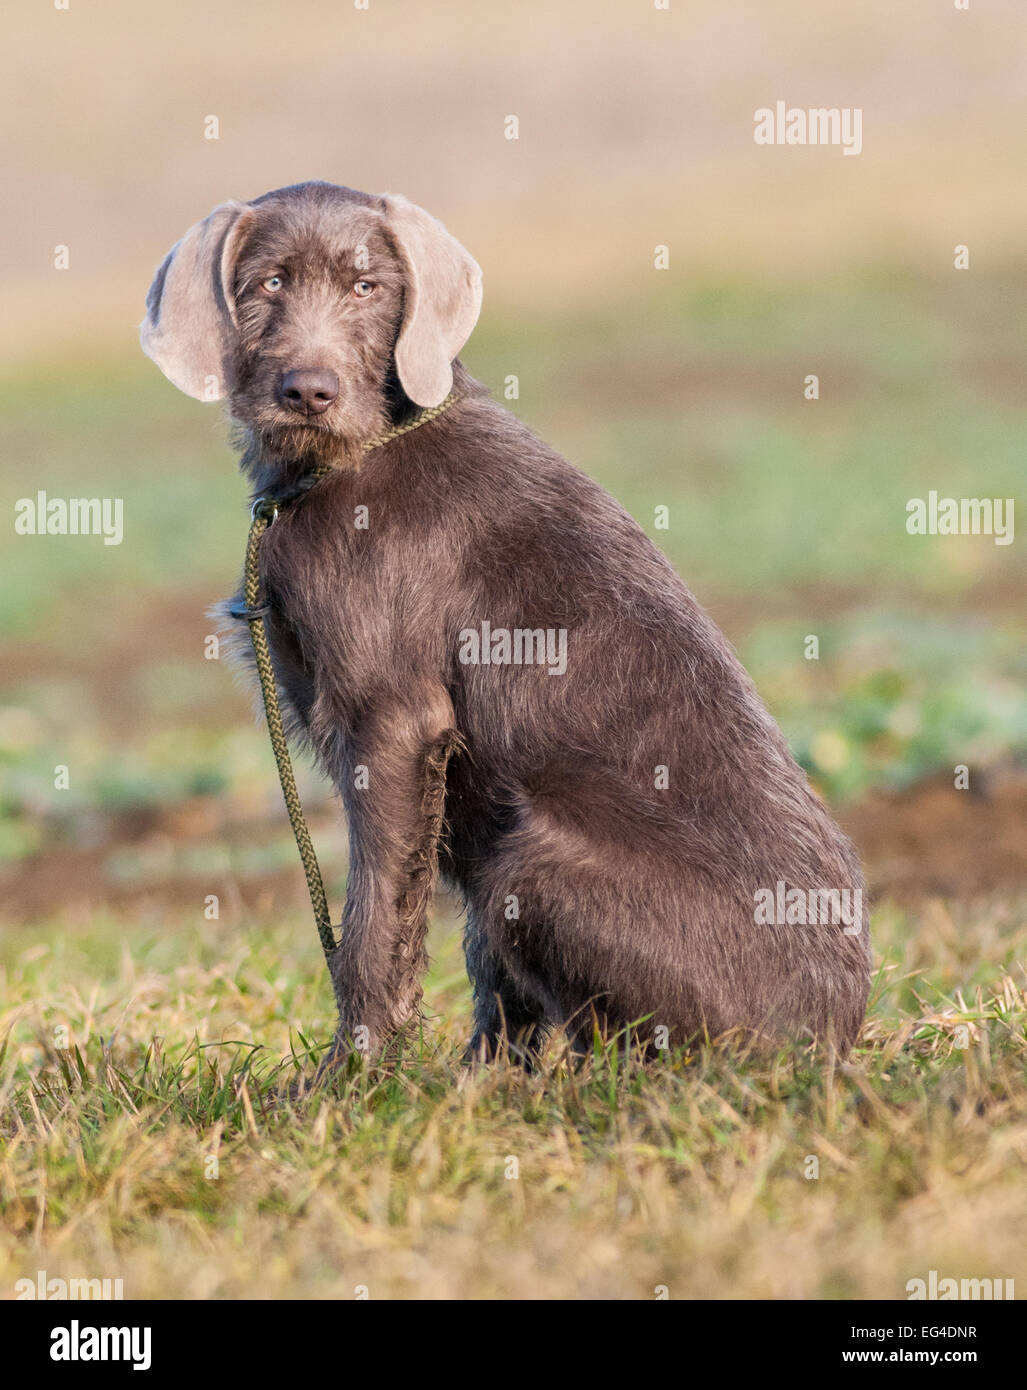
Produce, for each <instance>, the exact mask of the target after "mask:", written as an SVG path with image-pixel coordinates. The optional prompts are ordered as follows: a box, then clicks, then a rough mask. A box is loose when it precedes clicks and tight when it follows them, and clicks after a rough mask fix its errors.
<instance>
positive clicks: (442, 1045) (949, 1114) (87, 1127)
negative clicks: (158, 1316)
mask: <svg viewBox="0 0 1027 1390" xmlns="http://www.w3.org/2000/svg"><path fill="white" fill-rule="evenodd" d="M1020 907H1022V904H1018V905H1017V909H1019V908H1020ZM1022 921H1023V918H1022V915H1021V914H1020V913H1019V911H1018V910H1016V909H1013V908H1011V907H1008V906H1007V907H1000V906H996V905H991V906H989V905H987V904H980V905H978V906H977V908H975V909H973V910H966V911H964V912H962V913H958V914H956V915H954V916H953V915H950V913H949V912H948V910H947V909H945V908H944V907H942V906H941V905H940V904H935V905H933V906H932V907H929V908H927V909H924V910H922V911H920V912H917V913H913V914H909V913H905V914H904V913H902V912H900V911H899V910H898V909H896V908H893V907H889V908H887V909H886V910H884V911H882V912H880V913H879V914H878V918H877V921H876V924H875V925H876V939H877V945H878V949H879V951H880V952H881V955H882V965H881V969H880V972H879V977H878V982H877V988H876V991H875V999H874V1002H873V1006H872V1009H871V1012H870V1017H869V1019H868V1022H867V1025H866V1028H865V1031H864V1036H863V1039H862V1042H861V1045H860V1046H859V1048H858V1049H857V1051H856V1052H855V1054H854V1055H853V1057H852V1059H851V1061H850V1062H849V1063H848V1064H846V1065H844V1066H832V1065H830V1064H828V1063H826V1062H825V1059H824V1058H822V1057H816V1056H813V1055H810V1052H809V1051H808V1050H807V1049H803V1048H798V1049H794V1050H789V1051H786V1052H782V1053H781V1054H780V1055H779V1056H776V1057H772V1058H762V1059H759V1058H752V1057H745V1056H741V1055H738V1054H737V1053H735V1054H733V1053H732V1052H731V1051H730V1050H729V1049H726V1048H723V1047H721V1048H710V1047H701V1046H700V1047H696V1048H694V1049H692V1050H683V1051H681V1052H679V1053H677V1054H674V1055H672V1056H668V1057H667V1058H665V1059H664V1060H663V1061H662V1062H661V1063H659V1064H657V1065H654V1066H650V1067H648V1068H645V1067H642V1066H640V1065H639V1064H638V1063H637V1061H636V1060H635V1059H634V1058H632V1057H631V1056H630V1055H628V1054H627V1053H626V1052H625V1050H624V1048H623V1046H618V1045H617V1043H616V1042H614V1043H611V1044H608V1045H606V1046H605V1047H604V1046H597V1048H596V1051H595V1054H594V1056H593V1057H591V1058H590V1059H588V1060H587V1061H586V1062H585V1063H584V1064H582V1065H580V1066H577V1067H576V1066H573V1065H571V1064H569V1062H568V1059H567V1058H566V1056H565V1055H564V1054H563V1052H562V1050H561V1049H560V1047H559V1046H556V1047H554V1049H553V1050H552V1051H551V1053H550V1055H549V1056H548V1057H547V1060H546V1063H545V1066H544V1067H543V1069H542V1070H541V1071H540V1072H539V1073H538V1074H537V1075H533V1076H525V1075H523V1074H522V1073H521V1072H520V1071H519V1070H517V1069H516V1068H512V1067H509V1066H507V1065H505V1064H500V1065H497V1066H495V1067H493V1068H491V1069H488V1070H478V1071H473V1072H472V1071H468V1070H467V1069H466V1068H464V1067H463V1066H462V1065H461V1061H460V1053H461V1048H462V1045H463V1043H464V1041H465V1039H466V1034H467V997H466V983H465V980H464V975H463V970H462V963H461V961H460V959H459V953H458V948H457V945H456V937H455V935H454V934H453V932H452V931H451V930H449V929H448V926H449V925H451V924H447V923H446V922H445V921H441V922H439V923H438V924H437V930H436V932H435V935H434V938H433V945H434V956H435V959H434V965H433V970H432V973H431V977H430V979H429V982H428V990H427V998H428V1001H429V1004H430V1005H431V1006H432V1008H433V1009H434V1011H435V1014H436V1017H435V1019H434V1021H433V1023H432V1025H431V1026H430V1028H428V1029H427V1030H426V1032H425V1033H424V1034H423V1036H422V1038H421V1039H420V1042H419V1044H418V1045H417V1046H415V1047H414V1048H413V1050H412V1051H411V1053H410V1055H408V1056H406V1057H403V1058H401V1059H400V1060H399V1061H398V1062H396V1063H394V1064H392V1065H390V1066H388V1067H385V1068H374V1067H371V1068H366V1067H356V1068H353V1069H351V1070H350V1071H349V1073H348V1074H345V1075H342V1076H340V1077H337V1078H336V1079H335V1080H334V1081H333V1083H332V1084H331V1086H330V1087H329V1088H327V1089H325V1090H322V1091H318V1092H314V1093H307V1094H303V1095H301V1096H299V1097H297V1096H296V1095H295V1093H294V1091H295V1086H296V1083H297V1081H298V1080H299V1078H301V1077H306V1078H307V1079H308V1080H309V1078H310V1076H311V1074H312V1071H313V1063H314V1060H315V1059H316V1056H317V1052H318V1044H317V1042H315V1041H313V1040H314V1039H317V1040H319V1041H320V1042H321V1043H323V1042H325V1041H326V1040H327V1039H328V1038H329V1037H330V1027H331V1019H330V996H329V991H328V988H327V984H326V981H325V979H324V978H323V975H322V972H321V966H320V961H319V958H318V952H317V948H316V943H315V941H314V938H313V932H312V929H310V928H309V926H308V924H306V923H303V925H302V927H301V926H300V923H299V921H298V919H297V920H296V921H294V922H292V923H291V924H290V925H289V926H288V927H283V926H277V927H272V926H271V925H270V924H269V923H267V922H259V921H258V922H246V923H238V924H236V925H234V926H225V925H222V924H221V923H217V922H214V923H206V924H200V923H197V922H196V921H195V920H193V921H188V920H182V919H179V920H176V921H159V922H155V923H152V924H150V925H148V926H145V927H144V928H143V929H142V930H140V927H139V924H132V923H128V922H125V921H123V920H119V919H117V918H111V919H109V920H106V921H105V920H103V919H102V918H100V919H99V920H96V919H92V920H89V921H87V922H85V923H83V924H82V925H81V926H79V927H78V928H77V929H76V928H73V929H71V930H69V929H67V928H64V929H61V928H60V927H58V926H57V925H56V924H55V925H53V926H51V927H49V928H43V929H39V928H33V929H32V930H21V931H19V932H18V933H17V934H16V938H15V939H14V940H12V941H10V942H9V943H8V944H7V946H6V948H5V952H4V957H5V960H6V962H7V964H6V969H5V975H6V978H5V979H4V981H3V985H4V988H3V997H4V999H5V1005H4V1009H3V1012H2V1014H0V1036H3V1037H4V1038H5V1044H4V1057H3V1062H2V1066H0V1127H2V1129H0V1134H2V1139H3V1142H2V1147H0V1203H2V1208H3V1225H2V1231H0V1286H10V1285H11V1283H12V1282H13V1280H15V1279H17V1278H20V1277H24V1276H25V1275H29V1276H31V1277H34V1275H35V1271H36V1270H37V1269H45V1270H46V1271H47V1273H48V1275H50V1276H51V1277H55V1276H63V1277H67V1278H71V1277H81V1276H83V1275H89V1276H91V1277H110V1278H122V1279H124V1281H125V1293H126V1296H127V1297H132V1296H140V1297H172V1298H211V1297H244V1296H245V1297H258V1298H259V1297H264V1296H274V1297H302V1298H326V1297H343V1298H350V1297H356V1296H357V1294H358V1291H359V1290H360V1289H361V1287H366V1289H367V1290H368V1291H369V1294H370V1296H371V1297H375V1298H388V1297H416V1298H439V1297H451V1298H481V1297H485V1298H489V1297H503V1298H582V1297H604V1298H607V1297H612V1298H654V1297H656V1296H657V1290H658V1288H659V1287H660V1286H666V1288H667V1290H668V1292H669V1294H670V1296H671V1297H674V1298H689V1297H714V1298H744V1297H771V1298H798V1297H802V1298H872V1297H873V1298H875V1297H884V1298H903V1297H904V1296H905V1283H906V1281H907V1280H908V1279H911V1278H914V1277H920V1276H924V1277H926V1273H927V1271H928V1270H930V1269H937V1270H940V1271H942V1273H951V1274H955V1275H958V1276H965V1277H996V1278H997V1277H1003V1278H1015V1279H1017V1280H1018V1281H1024V1280H1027V1259H1025V1254H1024V1252H1025V1250H1027V1211H1025V1208H1024V1204H1023V1185H1024V1179H1025V1169H1027V1086H1025V1084H1024V1083H1025V1071H1027V993H1025V988H1024V987H1025V983H1027V980H1025V975H1024V971H1023V967H1022V958H1023V947H1024V938H1023V927H1022ZM1018 962H1019V963H1018ZM58 1044H59V1045H60V1046H58ZM814 1172H815V1173H816V1176H811V1175H812V1174H813V1173H814Z"/></svg>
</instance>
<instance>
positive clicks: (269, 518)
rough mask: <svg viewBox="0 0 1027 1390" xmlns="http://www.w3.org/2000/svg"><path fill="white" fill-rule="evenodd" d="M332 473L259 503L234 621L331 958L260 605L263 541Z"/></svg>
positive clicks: (330, 934) (320, 887) (401, 428)
mask: <svg viewBox="0 0 1027 1390" xmlns="http://www.w3.org/2000/svg"><path fill="white" fill-rule="evenodd" d="M457 399H458V398H457V396H456V394H455V393H453V392H451V393H450V394H449V395H448V396H447V397H446V399H445V400H444V401H443V402H442V403H441V404H440V405H436V406H432V407H431V409H429V410H422V411H420V413H419V414H417V415H416V416H414V418H413V419H412V420H410V421H409V422H408V423H407V424H405V425H398V426H396V427H395V428H393V429H389V430H386V431H385V433H384V434H379V435H376V436H375V438H374V439H368V440H365V442H364V445H363V452H364V453H365V454H369V453H370V452H371V450H372V449H380V448H381V447H382V445H383V444H389V443H391V442H392V440H394V439H398V438H399V437H400V435H403V434H409V433H410V431H411V430H416V429H417V428H418V427H419V426H420V425H426V424H427V423H428V422H429V420H435V419H437V418H438V416H440V415H441V414H442V413H443V412H444V411H446V410H448V409H449V407H450V406H451V405H453V404H454V403H455V401H456V400H457ZM331 472H332V468H331V466H330V465H324V466H322V467H320V468H317V469H315V470H314V472H313V473H312V474H310V476H309V480H308V481H307V482H306V485H305V486H304V488H303V489H302V491H301V492H300V493H299V494H295V495H292V496H290V497H289V498H287V499H278V500H276V499H275V498H273V497H258V498H257V500H256V501H255V502H254V504H253V511H252V513H251V516H252V522H251V524H250V534H249V536H248V538H247V541H246V566H245V569H244V573H243V602H244V604H245V607H244V608H243V609H242V610H238V609H236V610H234V616H236V617H240V618H245V619H246V621H247V622H248V623H249V625H250V640H251V642H252V643H253V655H254V659H255V660H256V664H257V675H258V677H259V678H260V693H261V695H262V696H263V697H264V712H265V714H266V715H267V728H268V734H269V735H270V738H271V749H272V752H273V753H274V755H275V762H276V763H277V764H278V780H279V782H280V783H281V787H282V796H283V797H284V798H285V809H286V810H287V811H288V813H289V824H290V825H291V826H292V833H293V835H294V836H295V838H296V848H297V849H298V850H299V852H300V860H301V862H302V864H303V872H304V874H305V875H306V879H307V891H308V892H309V893H310V906H311V907H312V908H313V910H314V925H315V926H316V927H317V934H318V936H319V938H320V940H321V947H322V949H323V950H324V953H325V955H326V956H327V955H329V954H330V953H331V952H332V951H333V950H334V949H335V946H336V941H335V932H334V931H333V930H332V923H331V918H330V916H329V912H328V897H327V895H326V893H325V889H324V882H323V880H322V878H321V869H320V866H319V865H318V862H317V852H316V851H315V849H314V842H313V840H312V839H311V838H310V831H309V830H308V829H307V822H306V820H305V819H304V816H303V807H302V806H301V804H300V795H299V791H298V790H297V788H296V777H295V774H294V773H293V770H292V759H291V758H290V757H289V743H288V740H287V738H286V736H285V725H284V724H283V722H282V710H281V706H280V705H279V702H278V684H277V682H276V680H275V672H274V667H273V666H272V664H271V648H270V646H269V644H268V640H267V626H266V624H265V621H264V620H265V617H266V615H267V611H268V610H267V608H266V607H261V606H260V605H259V603H258V599H259V596H260V540H261V537H262V536H263V534H264V532H265V531H266V530H267V529H268V527H269V526H271V525H272V523H273V522H274V520H275V517H276V516H277V515H278V512H279V510H280V509H281V507H282V506H283V505H286V503H287V502H288V501H294V500H295V496H296V495H302V494H303V493H305V492H307V491H309V489H310V488H311V487H313V486H314V484H315V483H317V482H319V481H320V480H321V479H322V478H324V477H327V475H328V474H329V473H331Z"/></svg>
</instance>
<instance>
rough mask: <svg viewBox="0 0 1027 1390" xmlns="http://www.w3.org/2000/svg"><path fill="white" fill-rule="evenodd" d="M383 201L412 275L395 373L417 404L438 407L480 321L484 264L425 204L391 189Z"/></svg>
mask: <svg viewBox="0 0 1027 1390" xmlns="http://www.w3.org/2000/svg"><path fill="white" fill-rule="evenodd" d="M383 201H384V203H385V224H386V227H387V229H388V231H389V232H390V234H391V236H392V240H393V244H394V245H395V247H396V250H397V251H398V252H399V255H400V257H401V259H402V260H403V262H404V266H405V269H406V273H407V274H406V281H407V283H406V295H405V299H404V305H403V324H402V326H401V328H400V330H399V337H398V339H397V340H396V371H397V373H398V375H399V380H400V384H401V385H402V387H403V390H404V391H405V392H406V393H407V395H408V396H409V397H410V399H411V400H412V401H413V402H414V404H415V405H420V406H433V405H439V404H440V402H442V401H444V400H445V399H446V397H447V396H448V395H449V392H450V391H451V390H452V387H453V368H452V365H451V364H452V361H453V358H454V357H456V355H457V353H458V352H459V351H460V349H461V348H462V347H463V345H464V343H466V342H467V339H468V338H469V337H470V336H471V330H472V329H473V328H474V325H475V324H476V323H477V321H478V314H479V312H480V310H481V268H480V266H479V265H478V263H477V261H475V260H474V259H473V258H472V257H471V256H470V255H469V254H468V253H467V252H466V251H465V250H464V248H463V247H462V246H461V245H460V243H459V242H458V241H457V240H456V238H455V237H452V236H450V234H449V233H448V232H447V231H446V229H445V227H444V226H443V225H442V223H441V222H437V221H436V220H435V218H434V217H430V216H429V215H428V213H426V212H425V211H424V209H423V208H419V207H417V206H416V204H414V203H410V202H408V201H407V200H406V198H401V197H399V196H395V195H393V194H389V193H387V194H385V196H384V199H383Z"/></svg>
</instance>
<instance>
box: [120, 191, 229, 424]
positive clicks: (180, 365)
mask: <svg viewBox="0 0 1027 1390" xmlns="http://www.w3.org/2000/svg"><path fill="white" fill-rule="evenodd" d="M249 215H250V214H249V208H248V205H247V204H246V203H234V202H233V203H222V204H221V206H220V207H217V208H215V209H214V211H213V212H212V213H211V214H210V216H209V217H206V218H204V220H203V221H202V222H197V223H196V225H195V226H194V227H190V228H189V230H188V231H187V232H186V234H185V236H184V237H183V238H182V240H181V241H179V242H177V243H176V244H175V245H174V246H173V247H172V248H171V250H170V251H169V252H168V254H167V256H166V257H165V258H164V264H163V265H162V266H161V267H160V269H159V270H158V271H157V274H156V275H155V276H154V277H153V284H152V285H151V286H150V290H149V293H148V294H147V296H146V317H145V318H144V319H143V321H142V323H141V324H140V325H139V341H140V342H141V343H142V346H143V351H144V352H145V353H146V355H147V357H150V358H152V359H153V361H154V362H156V364H157V366H158V367H159V368H160V369H161V371H162V372H163V373H164V375H165V376H166V377H167V378H168V380H169V381H171V382H174V384H175V385H176V386H177V387H178V389H179V390H180V391H184V392H185V393H186V395H187V396H194V397H195V398H196V400H198V401H217V400H221V399H222V398H223V397H224V396H225V395H226V394H227V387H226V382H225V368H224V359H225V356H226V353H227V350H228V348H229V345H230V341H231V335H232V333H233V332H234V328H235V306H234V302H233V300H232V275H233V272H234V268H235V256H236V252H237V250H238V247H239V244H240V242H241V239H242V231H243V228H244V226H245V225H246V223H247V222H248V220H249Z"/></svg>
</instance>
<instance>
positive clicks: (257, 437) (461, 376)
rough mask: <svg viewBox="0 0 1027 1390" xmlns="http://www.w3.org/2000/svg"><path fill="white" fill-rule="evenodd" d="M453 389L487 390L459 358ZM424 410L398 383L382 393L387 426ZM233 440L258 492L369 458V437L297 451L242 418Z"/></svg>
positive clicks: (338, 438)
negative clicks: (287, 450) (286, 448)
mask: <svg viewBox="0 0 1027 1390" xmlns="http://www.w3.org/2000/svg"><path fill="white" fill-rule="evenodd" d="M453 391H454V393H455V394H456V395H457V396H459V397H461V398H462V397H464V396H471V395H485V394H487V392H486V388H485V387H483V386H482V385H481V383H480V382H478V381H475V379H474V378H473V377H472V376H471V375H470V373H469V372H467V371H465V369H464V367H463V366H462V365H461V363H460V362H459V361H455V362H454V363H453ZM419 409H420V407H418V406H416V405H415V404H414V403H413V401H411V400H410V398H409V396H407V395H406V393H405V392H404V391H403V390H402V388H401V387H400V386H399V384H398V383H390V384H389V385H388V386H387V387H386V389H385V390H384V391H383V393H382V420H383V421H384V424H383V427H382V428H383V430H384V429H389V428H398V427H401V426H403V425H405V424H408V423H409V422H410V421H412V420H413V419H415V418H416V416H417V414H418V411H419ZM232 440H233V443H234V444H235V446H236V447H237V448H239V449H240V450H241V457H240V460H239V467H240V468H241V469H242V471H243V473H244V474H245V475H246V477H247V478H248V479H249V480H250V483H251V484H252V487H253V495H254V497H260V496H265V495H281V494H282V493H288V492H290V491H292V490H294V489H297V488H300V487H302V485H303V483H304V480H306V479H308V478H309V477H310V476H311V474H313V473H314V472H315V470H317V469H323V468H324V467H325V465H327V466H329V467H331V468H339V469H354V470H355V469H357V468H359V467H360V463H361V460H362V459H363V458H364V445H365V443H366V441H365V440H364V439H349V438H346V437H345V436H342V435H327V434H326V435H325V436H324V441H325V442H324V447H322V448H318V449H316V450H311V451H310V452H309V453H305V454H301V455H297V456H292V455H289V454H287V453H285V451H284V450H283V449H282V448H281V441H280V438H278V437H276V435H275V434H273V433H268V432H264V431H261V430H255V429H253V428H252V427H250V426H248V425H244V424H239V423H237V424H236V426H235V427H234V429H233V433H232Z"/></svg>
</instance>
